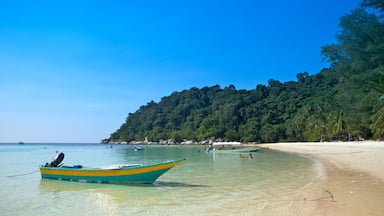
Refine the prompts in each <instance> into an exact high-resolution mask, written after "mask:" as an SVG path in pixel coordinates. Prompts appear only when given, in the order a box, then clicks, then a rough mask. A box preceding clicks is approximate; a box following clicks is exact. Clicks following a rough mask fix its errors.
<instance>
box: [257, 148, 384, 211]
mask: <svg viewBox="0 0 384 216" xmlns="http://www.w3.org/2000/svg"><path fill="white" fill-rule="evenodd" d="M259 146H260V147H263V148H269V149H273V150H279V151H286V152H291V153H297V154H301V155H304V156H307V157H312V158H314V159H316V160H319V161H321V163H322V165H323V169H324V175H323V176H322V177H321V178H319V179H318V180H316V181H315V182H314V184H313V187H317V188H318V190H321V188H323V190H326V191H329V192H330V193H331V194H332V196H333V200H329V199H328V200H322V201H321V202H319V207H318V208H317V210H316V211H315V212H314V214H315V215H382V214H383V212H384V205H383V204H384V142H375V141H364V142H323V143H319V142H316V143H315V142H313V143H312V142H308V143H276V144H261V145H259ZM315 190H316V189H315Z"/></svg>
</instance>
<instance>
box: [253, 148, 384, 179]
mask: <svg viewBox="0 0 384 216" xmlns="http://www.w3.org/2000/svg"><path fill="white" fill-rule="evenodd" d="M258 146H259V147H262V148H269V149H273V150H278V151H285V152H291V153H298V154H304V155H311V156H314V157H317V158H319V159H322V160H325V161H328V162H330V163H332V164H334V165H335V166H336V167H339V168H342V169H351V170H355V171H358V172H363V173H366V174H369V175H371V176H373V177H375V178H378V179H380V180H381V181H384V160H382V159H384V142H380V141H362V142H295V143H271V144H259V145H258Z"/></svg>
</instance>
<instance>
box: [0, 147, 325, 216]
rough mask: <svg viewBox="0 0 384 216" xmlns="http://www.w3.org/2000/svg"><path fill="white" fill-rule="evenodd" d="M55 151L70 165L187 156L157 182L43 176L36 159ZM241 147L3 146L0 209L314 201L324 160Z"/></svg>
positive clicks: (225, 211) (286, 208) (75, 210)
mask: <svg viewBox="0 0 384 216" xmlns="http://www.w3.org/2000/svg"><path fill="white" fill-rule="evenodd" d="M143 147H144V148H145V146H143ZM244 148H245V147H244ZM247 149H250V148H247ZM251 149H252V148H251ZM56 150H58V151H60V152H64V153H65V159H64V164H66V165H74V164H82V165H87V166H103V165H112V164H120V163H154V162H161V161H164V160H170V159H177V158H180V157H185V158H187V161H186V162H185V163H184V164H182V165H180V166H177V167H175V168H173V169H171V170H170V171H168V172H167V173H165V174H164V175H163V176H161V177H160V178H159V179H158V181H157V182H155V183H154V184H145V185H112V184H93V183H79V182H68V181H57V180H46V179H41V177H40V173H39V172H38V165H39V164H44V163H45V162H47V161H49V160H50V159H51V157H52V155H53V154H54V153H55V151H56ZM243 150H244V151H246V149H240V150H237V151H231V150H228V151H218V152H213V153H205V152H204V151H203V147H202V146H183V147H178V146H149V147H148V148H145V150H143V151H138V152H136V151H133V147H132V146H130V145H121V146H114V148H112V149H109V148H107V147H106V146H105V145H101V144H77V145H76V144H25V145H17V144H0V179H1V184H0V209H1V210H2V211H3V212H2V215H3V214H4V215H40V216H42V215H50V216H52V215H71V216H73V215H280V214H282V215H286V214H287V213H291V214H292V215H294V214H295V213H300V214H303V212H304V213H305V212H306V211H309V209H310V208H312V207H313V206H311V205H312V204H308V202H307V203H302V204H300V203H299V205H298V202H301V200H302V199H303V198H304V197H305V196H306V195H307V194H308V193H311V191H310V190H311V189H310V188H311V184H312V183H313V182H314V179H316V178H317V177H319V175H320V171H321V166H320V165H319V163H318V162H316V161H314V160H312V159H309V158H304V157H299V156H297V155H293V154H287V153H281V152H276V151H271V150H267V149H262V150H261V151H259V152H256V153H253V156H254V158H253V159H251V160H250V159H240V157H239V154H240V153H242V152H241V151H243ZM243 154H246V153H243ZM9 176H12V177H9Z"/></svg>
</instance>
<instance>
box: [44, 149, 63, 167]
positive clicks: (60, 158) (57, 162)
mask: <svg viewBox="0 0 384 216" xmlns="http://www.w3.org/2000/svg"><path fill="white" fill-rule="evenodd" d="M63 160H64V153H63V152H61V153H60V154H59V155H58V156H57V157H56V158H55V159H54V160H53V161H52V162H51V163H46V164H45V166H46V167H58V166H59V165H60V164H61V162H63Z"/></svg>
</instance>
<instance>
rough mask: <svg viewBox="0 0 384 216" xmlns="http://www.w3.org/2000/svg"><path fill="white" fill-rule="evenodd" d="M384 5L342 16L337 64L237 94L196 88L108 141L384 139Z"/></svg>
mask: <svg viewBox="0 0 384 216" xmlns="http://www.w3.org/2000/svg"><path fill="white" fill-rule="evenodd" d="M383 14H384V4H383V1H381V0H363V1H362V3H361V6H359V7H358V8H356V9H354V10H353V11H351V12H350V13H349V14H346V15H344V16H343V17H341V18H340V31H338V32H337V33H336V39H337V43H335V44H330V45H325V46H323V47H322V48H321V53H322V55H323V56H324V59H325V60H326V61H328V62H329V63H330V67H329V68H325V69H323V70H322V71H320V72H319V73H317V74H314V75H311V76H310V75H309V74H308V73H307V72H300V73H298V74H297V76H296V78H297V81H289V82H285V83H281V82H280V81H278V80H274V79H270V80H269V81H268V85H262V84H258V85H256V86H255V89H251V90H243V89H240V90H237V89H236V87H235V86H234V85H229V86H227V87H224V88H222V87H220V86H219V85H214V86H210V87H203V88H195V87H194V88H190V89H188V90H184V91H181V92H174V93H172V94H171V95H169V96H166V97H163V98H162V99H161V100H160V102H158V103H156V102H154V101H151V102H149V103H147V104H146V105H143V106H141V107H140V108H139V109H138V110H137V111H136V112H135V113H130V114H129V115H128V117H127V118H126V121H125V123H123V124H122V125H121V127H120V128H119V129H118V130H117V131H116V132H114V133H112V134H111V136H110V137H109V138H108V140H115V141H127V142H129V141H134V140H144V139H145V138H147V139H148V140H150V141H159V140H162V139H173V140H175V141H176V142H180V141H183V140H185V139H188V140H198V141H200V140H204V139H207V138H211V137H215V138H221V139H222V140H225V141H242V142H281V141H320V140H324V139H331V138H332V137H338V138H339V139H361V138H364V139H383V138H384V108H383V105H384V91H383V89H384V22H383V18H384V17H383Z"/></svg>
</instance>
